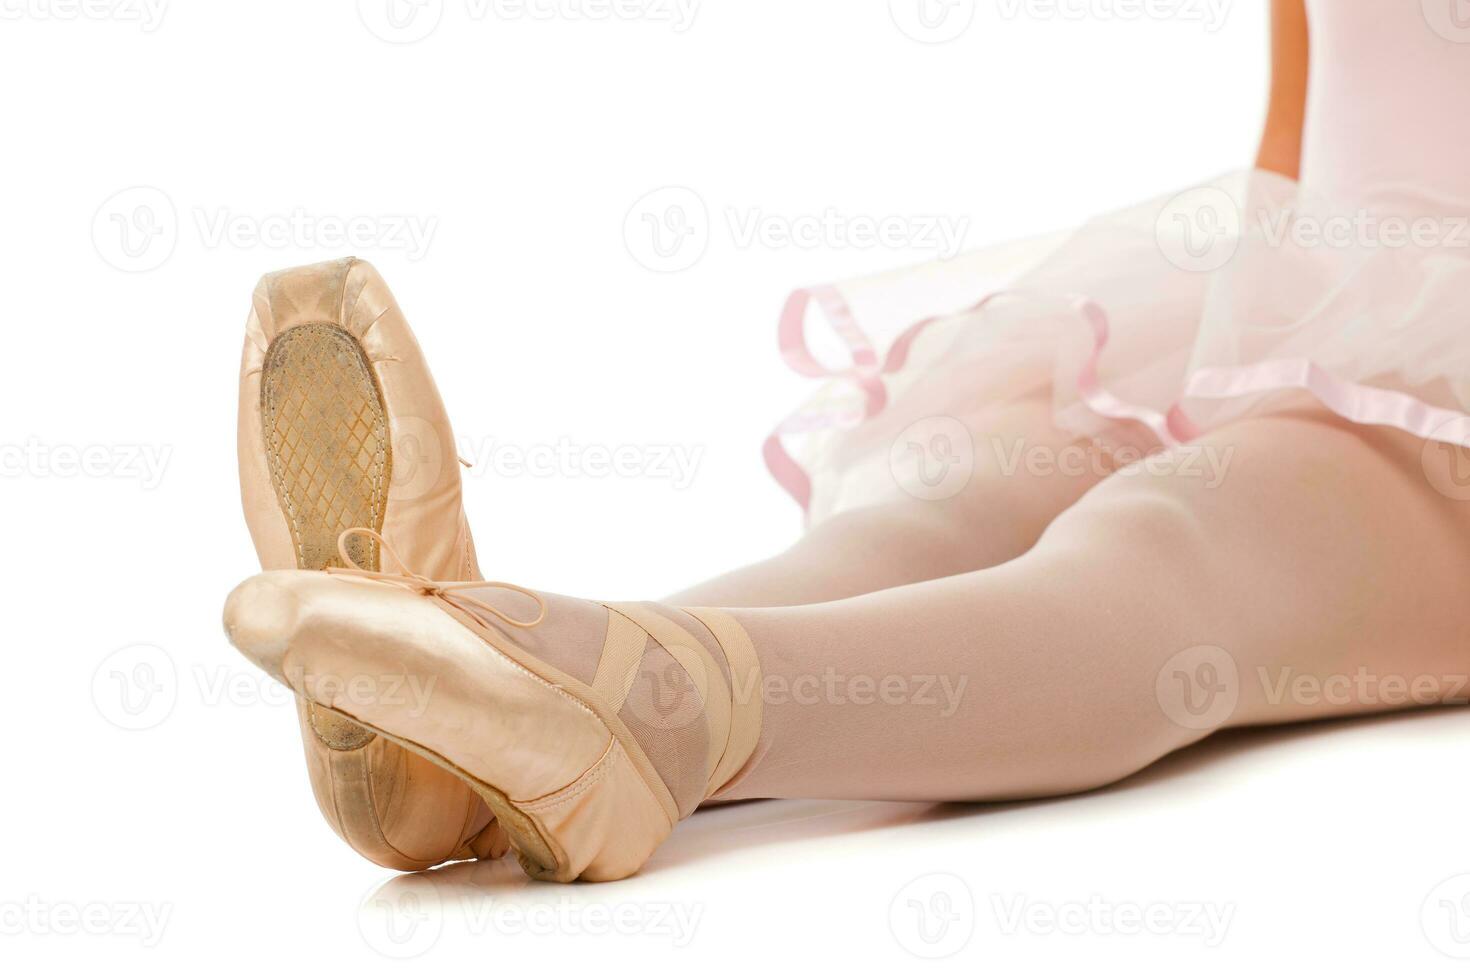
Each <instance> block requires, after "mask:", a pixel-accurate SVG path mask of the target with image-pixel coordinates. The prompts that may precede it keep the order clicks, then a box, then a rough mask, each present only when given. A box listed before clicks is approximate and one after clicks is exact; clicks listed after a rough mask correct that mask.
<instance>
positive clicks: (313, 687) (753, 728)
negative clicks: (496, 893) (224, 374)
mask: <svg viewBox="0 0 1470 980" xmlns="http://www.w3.org/2000/svg"><path fill="white" fill-rule="evenodd" d="M369 544H371V545H376V550H377V553H379V554H382V555H386V556H387V557H388V559H389V561H388V562H387V564H388V565H389V569H390V570H384V571H373V570H364V571H358V570H356V569H354V568H352V567H350V566H352V565H353V564H355V558H353V556H354V555H355V554H358V553H360V549H363V548H366V547H367V546H368V545H369ZM341 550H342V554H343V556H344V559H348V558H351V559H353V560H351V561H347V560H344V562H343V564H345V565H348V566H349V567H348V568H346V569H341V568H333V569H331V570H329V571H328V572H327V573H312V572H289V571H288V572H267V573H265V574H262V575H258V576H256V577H255V578H252V579H250V580H248V581H246V582H245V583H243V584H242V585H240V586H239V587H238V588H236V589H235V591H234V592H233V593H232V594H231V595H230V598H229V600H228V601H227V603H226V606H225V613H224V621H225V631H226V633H227V634H228V636H229V637H230V640H231V642H232V643H234V645H235V646H236V647H238V648H239V649H240V650H241V652H243V653H244V654H245V655H246V656H247V657H248V658H250V659H251V660H252V661H254V662H255V663H256V664H257V665H258V666H260V667H261V668H262V669H264V670H265V671H267V672H269V673H270V674H271V675H272V676H274V677H276V678H277V679H278V680H280V681H281V682H282V683H285V684H288V685H289V686H291V688H292V689H293V690H294V691H296V693H297V694H299V695H300V696H301V697H302V698H303V699H305V700H306V701H307V702H308V703H310V704H311V705H312V707H313V710H314V711H316V712H317V713H318V714H324V715H327V716H330V717H332V718H336V719H339V720H341V721H342V722H343V723H344V724H350V725H353V726H359V727H361V728H364V729H366V730H367V731H369V732H372V733H374V734H376V735H377V736H378V737H379V738H381V739H384V740H387V741H389V742H393V743H395V744H397V745H401V746H403V747H405V748H407V749H408V750H410V751H412V752H413V753H416V754H418V755H420V756H422V757H423V758H425V759H428V760H431V762H432V763H433V764H434V765H436V766H438V767H440V768H442V769H443V770H444V771H445V772H448V773H452V774H453V775H454V776H456V777H457V778H459V779H461V780H463V781H464V782H465V783H467V784H468V785H470V786H472V787H473V788H474V790H475V792H476V793H477V794H478V796H479V798H480V799H482V800H484V802H485V804H486V806H488V807H489V808H490V810H492V811H493V812H494V814H495V816H496V817H497V818H498V822H499V825H500V826H501V827H503V828H504V829H505V830H506V832H507V833H508V835H509V838H510V846H511V848H512V849H513V850H514V851H515V852H516V855H517V857H518V858H519V860H520V863H521V866H522V867H523V868H524V869H525V870H526V872H527V873H528V874H530V875H531V876H532V877H533V878H540V879H545V880H550V881H572V880H574V879H584V880H590V881H609V880H614V879H618V878H624V877H626V876H628V875H631V874H633V873H634V872H636V871H638V869H639V868H641V867H642V866H643V864H644V863H645V862H646V861H647V860H648V857H649V855H651V854H652V853H653V851H654V849H655V848H656V847H658V845H659V844H660V843H662V842H663V841H664V840H665V839H666V838H667V837H668V835H669V833H670V832H671V831H672V829H673V827H674V824H675V823H676V822H677V821H678V820H680V819H681V818H683V817H685V816H688V815H689V814H690V813H691V812H693V810H694V809H695V807H697V806H698V805H699V804H700V803H701V802H703V801H704V800H706V799H709V798H711V797H713V796H716V795H718V794H719V793H721V792H722V791H724V790H725V789H727V788H728V787H729V786H730V784H732V783H733V782H734V781H737V780H738V779H739V778H740V776H741V774H742V771H743V770H744V768H745V767H746V766H747V764H748V763H749V761H750V760H751V758H752V756H753V754H754V753H755V749H756V745H757V743H758V741H759V738H760V731H761V699H760V694H759V692H760V689H761V672H760V665H759V661H758V660H757V657H756V652H755V650H754V648H753V647H752V645H751V641H750V639H749V637H748V636H747V634H746V632H745V630H744V629H743V628H742V627H741V626H740V625H739V623H737V622H736V620H735V619H734V618H733V617H732V616H731V615H730V614H729V613H727V612H724V611H721V610H717V609H680V608H675V607H669V606H661V605H655V604H652V603H606V604H604V603H597V602H591V601H588V600H584V599H571V598H567V597H563V596H555V595H550V594H545V595H542V594H537V593H534V592H531V591H529V590H526V589H522V588H520V587H518V586H512V585H507V584H505V583H496V582H461V583H449V582H438V581H434V580H432V579H429V578H427V577H425V576H423V575H421V574H418V573H416V572H410V571H408V570H407V568H403V567H402V566H399V565H398V563H397V561H396V560H394V558H393V552H392V549H391V547H390V546H389V545H388V544H387V543H385V542H384V541H383V540H382V539H381V538H380V537H379V536H378V535H377V534H375V533H373V532H372V531H371V530H362V531H350V532H348V533H346V534H344V535H343V537H342V542H341Z"/></svg>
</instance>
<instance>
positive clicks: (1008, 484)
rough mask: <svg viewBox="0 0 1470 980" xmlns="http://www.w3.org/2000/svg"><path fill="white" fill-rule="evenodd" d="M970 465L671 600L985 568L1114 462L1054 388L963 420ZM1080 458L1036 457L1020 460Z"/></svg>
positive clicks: (849, 586) (850, 592) (812, 590)
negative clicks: (1078, 430) (1075, 430)
mask: <svg viewBox="0 0 1470 980" xmlns="http://www.w3.org/2000/svg"><path fill="white" fill-rule="evenodd" d="M961 421H962V422H963V423H964V424H965V425H966V427H967V428H968V429H969V430H970V436H971V439H972V441H973V444H974V464H975V465H974V473H973V475H972V476H971V477H970V480H969V482H968V483H966V484H965V486H964V487H963V488H962V489H960V490H959V491H958V492H957V493H956V494H955V495H954V496H952V497H947V498H945V499H942V500H925V499H921V498H919V497H904V498H901V499H898V500H895V501H894V502H891V503H885V504H881V505H876V506H871V507H863V508H859V509H855V510H851V511H846V512H843V513H841V514H838V515H836V516H835V517H832V518H830V519H828V520H826V521H823V522H821V523H820V524H818V525H816V526H815V527H813V528H811V529H810V530H809V531H807V533H806V534H805V535H803V536H802V538H801V539H800V540H798V541H797V542H796V543H795V544H794V545H792V546H791V547H790V548H789V549H787V550H786V551H785V552H783V553H781V554H779V555H777V556H775V557H773V558H770V559H767V560H765V561H761V562H757V563H756V564H754V565H749V566H747V567H745V568H741V569H738V570H736V571H733V572H730V573H728V574H726V575H723V576H721V577H719V578H716V579H714V580H712V581H709V582H705V583H703V584H701V585H697V586H694V587H693V588H690V589H687V590H685V591H683V592H680V593H679V594H678V595H675V596H673V597H671V598H669V599H668V600H667V601H668V602H670V603H672V604H674V605H683V606H691V605H697V606H742V607H747V608H755V607H762V606H784V605H802V604H806V603H813V602H827V601H830V600H832V599H845V598H848V597H850V596H855V595H862V594H864V593H866V592H876V591H878V590H880V589H887V588H892V587H894V586H898V585H907V584H909V583H912V582H924V581H928V580H930V579H935V578H943V577H945V576H947V575H956V574H959V573H961V572H970V571H975V570H976V569H981V568H990V567H992V566H994V565H999V564H1001V563H1002V562H1006V561H1010V560H1011V559H1012V558H1015V557H1016V556H1017V555H1020V554H1023V553H1025V551H1026V550H1027V549H1028V548H1030V547H1031V546H1032V545H1033V544H1035V543H1036V540H1037V538H1038V537H1040V535H1041V532H1042V531H1043V530H1044V529H1045V528H1046V526H1047V524H1049V523H1051V520H1052V518H1054V517H1055V516H1056V515H1057V514H1059V513H1061V512H1062V511H1063V510H1065V509H1066V508H1067V507H1069V506H1071V505H1072V504H1073V503H1074V502H1076V500H1077V499H1078V498H1079V497H1081V496H1082V494H1083V493H1085V492H1086V491H1087V489H1088V488H1089V487H1091V486H1093V485H1095V484H1096V483H1097V482H1098V481H1099V480H1101V479H1102V478H1103V477H1104V476H1105V475H1106V474H1107V472H1108V469H1107V468H1108V467H1109V466H1110V462H1109V460H1108V458H1107V457H1106V456H1104V455H1103V454H1101V452H1100V451H1098V450H1096V449H1095V448H1093V447H1092V446H1091V445H1090V444H1088V443H1087V442H1086V441H1085V440H1080V439H1077V438H1076V437H1074V436H1071V435H1069V434H1068V433H1066V432H1064V431H1063V430H1061V429H1059V428H1057V427H1056V425H1055V424H1054V423H1053V421H1052V404H1051V398H1050V396H1049V395H1044V396H1039V397H1033V398H1031V399H1026V400H1020V401H1015V402H1011V403H1008V404H1004V405H1000V406H996V407H992V408H989V409H986V410H983V411H979V412H976V413H975V414H973V415H970V416H966V417H965V418H963V419H962V420H961ZM1068 453H1070V454H1071V458H1073V459H1074V460H1075V462H1074V463H1073V464H1072V465H1064V466H1060V467H1058V466H1051V465H1044V466H1031V467H1028V466H1027V465H1025V463H1024V462H1023V460H1033V461H1034V460H1038V459H1039V460H1043V461H1047V460H1054V459H1057V458H1058V457H1061V458H1064V459H1065V458H1067V454H1068Z"/></svg>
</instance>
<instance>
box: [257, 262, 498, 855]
mask: <svg viewBox="0 0 1470 980" xmlns="http://www.w3.org/2000/svg"><path fill="white" fill-rule="evenodd" d="M239 422H240V428H239V456H240V494H241V500H242V503H243V504H244V508H245V520H246V523H247V524H248V525H249V527H250V534H251V537H252V538H253V539H254V542H255V549H256V552H257V553H258V555H259V557H260V564H261V567H262V568H264V569H323V568H326V567H328V566H330V565H333V564H339V563H340V561H341V559H340V558H339V556H338V553H337V538H338V536H339V535H340V534H341V533H342V531H344V530H345V529H347V528H350V527H356V526H359V525H360V526H365V527H368V528H371V529H372V530H374V531H382V532H384V533H387V534H389V535H391V536H392V538H393V540H394V542H396V544H397V547H398V548H399V550H400V551H401V552H402V553H403V555H404V557H405V559H406V560H408V561H411V562H413V563H414V565H415V567H417V568H422V569H426V570H431V574H433V575H435V576H442V577H444V578H450V579H473V578H476V577H478V574H479V572H478V570H477V568H476V564H475V551H474V545H473V543H472V541H471V538H470V530H469V524H468V522H467V521H466V519H465V514H464V509H463V507H462V504H461V486H460V474H459V464H458V457H457V455H456V452H455V443H454V436H453V433H452V431H451V430H450V427H449V419H448V417H447V415H446V414H445V411H444V406H443V404H442V402H441V401H440V398H439V393H438V390H437V389H436V388H435V386H434V379H433V378H432V377H431V376H430V374H429V369H428V366H427V365H426V364H425V362H424V356H423V354H422V352H421V351H420V350H419V346H418V343H417V341H415V339H414V336H413V334H412V333H411V332H410V330H409V328H408V323H407V321H406V320H405V319H404V317H403V314H402V312H400V310H399V308H398V304H397V303H396V302H395V301H394V299H393V295H392V294H391V293H390V292H389V291H388V287H387V285H386V284H385V283H384V282H383V279H382V277H381V276H379V275H378V273H377V271H376V270H375V269H374V268H373V267H372V266H371V265H369V264H368V263H366V262H362V261H359V260H357V259H342V260H339V261H335V262H325V263H321V264H319V265H310V266H303V267H300V268H295V269H287V270H285V271H282V272H275V273H271V274H269V275H266V276H265V277H263V278H262V279H261V280H260V283H259V284H258V285H257V286H256V288H255V295H254V298H253V303H252V308H251V312H250V318H249V321H248V323H247V324H246V327H245V352H244V357H243V360H242V364H241V367H240V416H239ZM352 548H353V551H352V552H351V556H352V558H353V561H355V562H356V563H358V564H359V565H360V566H361V567H363V568H368V569H375V568H377V567H378V563H379V561H380V555H379V553H378V550H377V545H376V544H375V543H374V542H373V541H372V540H371V539H366V538H363V539H361V540H358V541H355V542H354V543H353V545H352ZM299 708H300V711H299V714H300V723H301V736H302V739H303V742H304V744H305V748H306V766H307V771H308V773H309V774H310V776H311V785H312V789H313V791H314V793H315V796H316V801H317V804H318V805H319V807H320V808H321V812H322V815H323V816H324V817H325V818H326V820H327V822H328V823H329V824H330V825H331V826H332V829H333V830H335V831H336V832H337V834H338V835H339V836H340V837H341V838H342V839H343V840H345V841H346V842H347V843H348V844H349V845H351V846H352V847H353V849H355V850H356V851H357V852H358V853H360V854H362V855H363V856H364V857H366V858H368V859H369V860H371V861H374V862H376V863H377V864H380V865H382V866H384V867H387V868H394V869H397V870H400V871H420V870H423V869H425V868H430V867H433V866H434V865H436V864H440V863H443V862H444V861H448V860H453V859H465V858H485V857H498V856H500V855H501V854H503V853H504V852H505V849H506V845H507V842H506V839H505V835H504V833H503V832H502V831H500V830H499V828H497V827H495V826H494V822H493V815H492V814H491V812H490V810H489V809H488V808H487V807H486V806H485V804H484V803H483V802H482V801H481V799H480V797H479V795H478V794H476V793H475V792H474V790H473V789H472V788H471V787H470V786H468V785H467V784H465V783H464V782H463V781H462V780H460V779H458V778H456V777H455V776H453V775H452V774H451V773H449V772H447V771H445V770H444V769H442V768H440V767H438V766H436V765H434V764H432V763H430V762H428V761H427V760H425V759H423V758H422V757H420V756H417V755H415V754H413V753H411V752H406V751H404V749H403V748H402V747H401V746H399V745H398V744H396V743H395V742H393V741H392V740H389V739H383V738H379V737H378V736H377V734H376V733H374V732H372V731H370V730H368V729H365V728H363V727H361V726H358V725H354V724H352V723H351V722H350V721H348V720H345V719H344V718H342V717H341V716H339V715H336V714H332V713H329V712H322V711H319V710H317V709H316V708H315V706H313V705H312V704H311V703H309V702H308V701H306V700H301V701H299Z"/></svg>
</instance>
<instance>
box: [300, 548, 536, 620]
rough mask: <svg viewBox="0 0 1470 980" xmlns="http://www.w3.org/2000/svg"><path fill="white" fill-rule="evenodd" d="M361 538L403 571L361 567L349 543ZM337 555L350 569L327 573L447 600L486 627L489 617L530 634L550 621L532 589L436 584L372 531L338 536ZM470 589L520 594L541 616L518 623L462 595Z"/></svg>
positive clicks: (488, 584)
mask: <svg viewBox="0 0 1470 980" xmlns="http://www.w3.org/2000/svg"><path fill="white" fill-rule="evenodd" d="M359 534H361V535H365V536H366V537H369V538H372V539H373V540H374V541H376V542H377V543H378V547H379V548H381V549H382V551H383V554H385V555H387V556H388V557H389V558H391V559H393V564H395V565H397V566H398V568H399V569H400V571H398V572H375V571H373V570H371V569H367V568H363V567H362V566H361V565H359V564H358V563H357V561H356V560H355V559H354V558H353V557H352V555H351V554H350V553H349V552H348V550H347V542H348V541H349V540H350V539H352V538H353V537H354V536H356V535H359ZM337 554H338V555H339V556H340V557H341V558H342V561H343V563H344V564H345V565H346V566H347V567H346V568H329V569H327V571H328V572H329V573H332V574H336V575H349V576H352V577H353V578H362V579H367V580H369V581H372V582H387V583H388V584H390V585H398V586H402V587H403V588H405V589H408V590H409V591H411V592H416V593H418V594H419V595H423V596H433V597H435V598H438V599H443V600H444V601H445V602H447V603H449V604H450V605H451V606H453V607H454V608H456V609H458V610H459V611H460V612H462V613H464V614H465V615H467V616H469V617H471V618H473V619H475V620H477V621H478V622H480V623H481V624H482V625H484V626H492V625H493V624H492V623H491V622H490V621H489V620H488V619H486V618H485V617H486V616H487V615H489V616H493V617H495V618H496V619H498V620H500V621H501V622H502V623H504V624H506V625H507V626H515V627H518V628H520V629H527V630H528V629H533V628H535V627H537V626H540V625H541V622H542V621H543V620H544V619H546V600H545V599H543V598H541V596H540V595H538V594H537V593H535V592H532V591H531V590H530V589H526V588H522V587H521V586H519V585H511V584H510V583H509V582H436V581H435V580H434V579H431V578H429V577H428V576H427V575H420V574H419V573H418V572H415V571H413V570H412V569H410V568H409V567H408V566H407V565H405V564H404V562H403V559H402V558H400V557H398V552H396V551H394V550H393V546H392V545H390V544H389V543H388V540H387V539H386V538H384V537H383V536H382V535H381V534H379V533H378V532H377V531H374V530H373V529H372V528H368V527H349V528H348V529H347V530H345V531H343V532H342V533H341V534H340V535H338V536H337ZM470 589H508V590H509V591H511V592H519V593H520V594H521V595H523V596H527V597H528V598H531V599H534V600H535V601H536V607H537V609H539V610H540V612H538V613H537V615H536V618H535V619H516V618H514V617H512V616H507V615H506V614H505V613H503V612H501V611H500V610H499V609H496V608H495V607H494V606H492V605H491V604H490V603H488V602H485V601H483V600H481V599H476V598H475V597H474V596H469V595H463V594H462V593H464V592H466V591H468V590H470Z"/></svg>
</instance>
